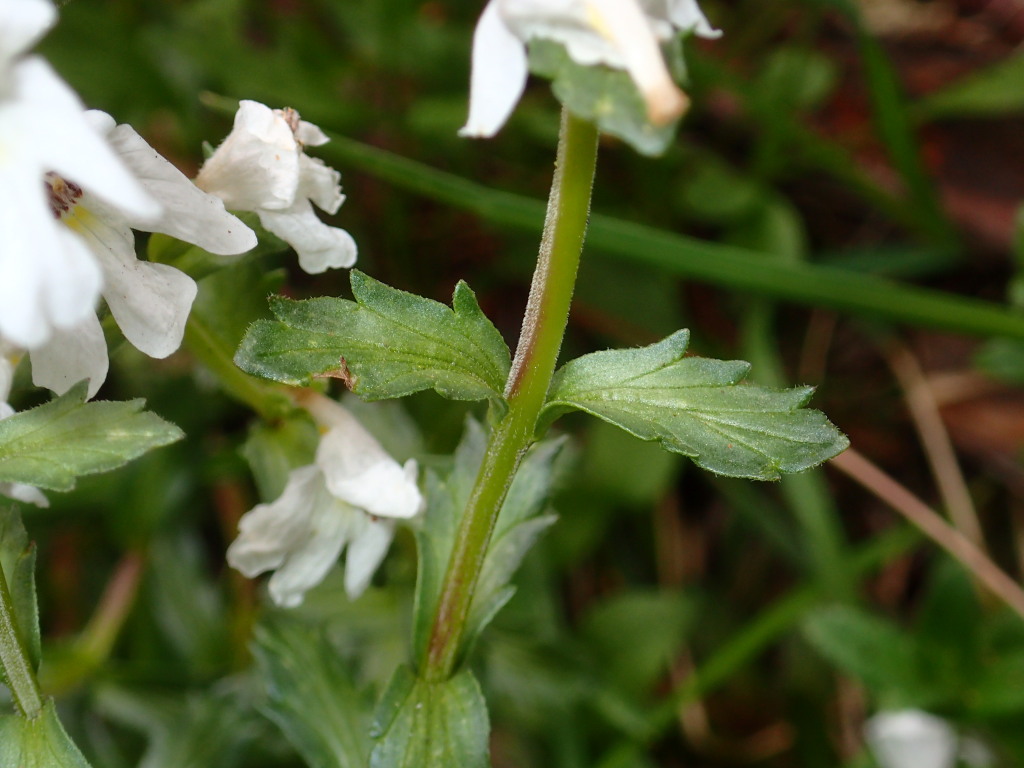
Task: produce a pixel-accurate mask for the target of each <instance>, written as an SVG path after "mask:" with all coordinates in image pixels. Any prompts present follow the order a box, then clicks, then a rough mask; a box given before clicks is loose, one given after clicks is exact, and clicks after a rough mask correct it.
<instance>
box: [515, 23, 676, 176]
mask: <svg viewBox="0 0 1024 768" xmlns="http://www.w3.org/2000/svg"><path fill="white" fill-rule="evenodd" d="M530 70H531V71H533V72H534V73H535V74H538V75H541V76H543V77H548V78H550V79H551V81H552V82H551V90H552V92H553V93H554V94H555V97H556V98H557V99H558V100H559V101H560V102H562V104H564V105H565V106H566V107H567V108H568V109H569V110H570V111H571V112H572V113H573V114H575V115H577V116H579V117H582V118H584V119H586V120H590V121H592V122H594V123H596V124H597V127H598V128H600V129H601V130H602V131H604V132H605V133H610V134H612V135H613V136H618V137H619V138H620V139H623V140H625V141H626V142H627V143H629V144H630V145H631V146H632V147H633V149H635V150H636V151H637V152H639V153H641V154H643V155H652V156H653V155H660V154H661V153H662V152H664V151H665V149H666V148H668V145H669V144H670V143H671V141H672V137H673V136H675V132H676V124H677V123H676V122H672V123H670V124H668V125H654V124H653V123H652V122H651V121H650V120H649V119H648V117H647V105H646V104H645V103H644V99H643V97H642V96H641V95H640V92H639V91H638V90H637V87H636V84H635V83H634V82H633V81H632V80H631V79H630V77H629V75H628V74H626V72H624V71H623V70H620V69H612V68H611V67H605V66H599V65H593V66H586V65H583V64H577V63H576V62H575V61H573V59H572V58H571V57H570V56H569V54H568V53H566V50H565V48H564V47H563V46H562V45H560V44H558V43H555V42H552V41H550V40H534V41H532V42H531V43H530Z"/></svg>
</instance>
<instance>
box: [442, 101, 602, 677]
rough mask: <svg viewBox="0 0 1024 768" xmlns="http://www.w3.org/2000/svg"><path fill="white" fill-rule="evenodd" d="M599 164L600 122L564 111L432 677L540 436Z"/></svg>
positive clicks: (448, 653)
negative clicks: (502, 405)
mask: <svg viewBox="0 0 1024 768" xmlns="http://www.w3.org/2000/svg"><path fill="white" fill-rule="evenodd" d="M596 164H597V129H596V128H595V127H594V126H593V125H591V124H590V123H588V122H586V121H584V120H580V119H578V118H575V117H573V116H572V115H570V114H569V113H568V111H563V113H562V126H561V130H560V132H559V137H558V158H557V160H556V165H555V177H554V181H553V182H552V185H551V195H550V197H549V198H548V209H547V217H546V220H545V224H544V235H543V237H542V239H541V245H540V254H539V256H538V259H537V269H536V271H535V272H534V275H533V284H532V285H531V287H530V298H529V300H528V302H527V305H526V315H525V317H524V318H523V330H522V333H521V334H520V337H519V346H518V348H517V349H516V356H515V359H514V360H513V361H512V371H511V373H510V374H509V378H508V383H507V385H506V388H505V398H506V399H507V401H508V406H509V408H508V412H507V413H506V414H505V417H504V418H503V419H502V420H501V422H500V423H499V424H498V426H497V427H496V428H495V429H494V431H493V432H492V433H491V437H490V440H489V441H488V444H487V451H486V453H485V454H484V459H483V462H482V464H481V466H480V471H479V472H478V474H477V478H476V482H475V484H474V486H473V490H472V492H471V493H470V496H469V501H468V502H467V504H466V510H465V512H464V513H463V516H462V520H461V521H460V523H459V529H458V532H457V534H456V539H455V546H454V548H453V549H452V555H451V559H450V560H449V561H448V571H447V573H446V574H445V579H444V583H443V585H442V587H441V596H440V599H439V601H438V606H437V611H436V613H435V614H434V623H433V626H432V627H431V631H430V639H429V641H428V643H427V649H426V659H424V660H423V670H422V671H423V675H424V676H425V677H426V678H427V679H428V680H444V679H446V678H447V677H449V676H450V675H451V674H452V672H453V671H454V669H455V666H456V664H457V663H458V660H459V654H460V652H461V650H462V639H463V635H464V633H465V629H466V622H467V619H468V618H469V612H470V609H471V608H472V605H473V595H474V592H475V589H476V584H477V581H478V579H479V577H480V571H481V569H482V568H483V564H484V558H485V557H486V555H487V547H488V544H489V543H490V540H491V533H492V532H493V531H494V524H495V521H496V520H497V518H498V512H499V511H500V510H501V505H502V503H503V502H504V500H505V495H506V494H507V492H508V488H509V485H510V484H511V482H512V477H513V476H514V475H515V472H516V469H518V467H519V462H520V461H521V460H522V457H523V454H524V453H525V452H526V449H527V448H529V447H530V444H531V443H532V442H533V440H534V427H535V426H536V423H537V416H538V414H539V413H540V410H541V408H542V407H543V405H544V398H545V397H546V396H547V391H548V387H549V386H550V384H551V376H552V375H553V374H554V371H555V363H556V361H557V359H558V352H559V349H560V348H561V346H562V337H563V336H564V335H565V327H566V323H567V322H568V319H569V305H570V303H571V302H572V295H573V290H574V289H575V286H576V271H577V269H578V267H579V261H580V252H581V251H582V249H583V239H584V236H585V234H586V229H587V219H588V217H589V215H590V195H591V190H592V188H593V184H594V169H595V167H596Z"/></svg>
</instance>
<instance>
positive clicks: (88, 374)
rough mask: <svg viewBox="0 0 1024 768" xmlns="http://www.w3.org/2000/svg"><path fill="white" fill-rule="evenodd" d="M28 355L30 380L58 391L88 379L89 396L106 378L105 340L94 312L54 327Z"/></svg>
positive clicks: (61, 391) (93, 393)
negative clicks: (65, 325)
mask: <svg viewBox="0 0 1024 768" xmlns="http://www.w3.org/2000/svg"><path fill="white" fill-rule="evenodd" d="M29 357H30V359H31V360H32V383H33V384H35V385H36V386H37V387H46V388H47V389H51V390H53V391H54V392H56V393H57V394H58V395H63V394H64V393H65V392H67V391H68V390H69V389H70V388H71V386H72V385H73V384H77V383H78V382H80V381H82V380H83V379H88V380H89V390H88V397H93V396H94V395H95V394H96V392H97V391H98V390H99V388H100V386H102V384H103V382H104V380H105V379H106V378H107V367H108V365H109V362H108V358H107V341H106V339H105V338H104V337H103V327H102V326H101V325H100V321H99V320H98V319H97V317H96V313H95V312H93V313H91V314H89V316H88V317H86V318H85V320H83V321H81V322H80V323H79V324H78V325H75V326H72V327H71V328H64V329H58V330H56V331H54V333H53V336H51V337H50V340H49V341H48V342H46V343H45V344H43V345H41V346H38V347H36V348H35V349H33V350H32V351H31V352H29Z"/></svg>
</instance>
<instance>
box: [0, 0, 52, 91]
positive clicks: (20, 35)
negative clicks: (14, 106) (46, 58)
mask: <svg viewBox="0 0 1024 768" xmlns="http://www.w3.org/2000/svg"><path fill="white" fill-rule="evenodd" d="M56 20H57V10H56V9H55V8H54V7H53V3H50V2H48V0H18V2H11V0H3V2H0V76H6V70H7V67H8V64H9V63H10V62H11V61H12V60H13V59H15V58H16V57H17V56H20V55H21V54H22V53H24V52H25V51H27V50H28V49H29V48H31V47H32V46H33V45H34V44H35V42H36V41H37V40H38V39H39V38H40V37H42V36H43V35H44V34H45V33H46V31H47V30H48V29H49V28H50V27H51V26H53V22H54V21H56Z"/></svg>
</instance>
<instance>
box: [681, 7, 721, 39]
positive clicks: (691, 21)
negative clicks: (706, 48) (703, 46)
mask: <svg viewBox="0 0 1024 768" xmlns="http://www.w3.org/2000/svg"><path fill="white" fill-rule="evenodd" d="M668 15H669V19H670V20H671V21H672V23H673V24H675V25H676V26H677V27H678V28H679V29H681V30H684V31H689V30H691V29H692V30H693V31H694V32H695V33H696V34H698V35H700V36H701V37H707V38H711V39H715V38H718V37H721V36H722V30H720V29H715V28H714V27H712V26H711V24H709V23H708V20H707V17H705V16H704V13H703V11H701V9H700V6H698V5H697V0H669V3H668Z"/></svg>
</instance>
